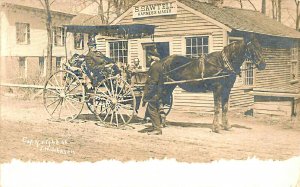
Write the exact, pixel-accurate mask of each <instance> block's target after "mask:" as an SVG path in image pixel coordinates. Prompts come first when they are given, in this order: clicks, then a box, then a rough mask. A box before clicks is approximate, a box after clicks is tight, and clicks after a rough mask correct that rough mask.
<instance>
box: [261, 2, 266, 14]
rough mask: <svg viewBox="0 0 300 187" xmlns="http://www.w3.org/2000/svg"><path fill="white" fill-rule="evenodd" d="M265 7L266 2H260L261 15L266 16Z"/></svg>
mask: <svg viewBox="0 0 300 187" xmlns="http://www.w3.org/2000/svg"><path fill="white" fill-rule="evenodd" d="M266 10H267V7H266V0H262V1H261V13H263V14H266V12H267V11H266Z"/></svg>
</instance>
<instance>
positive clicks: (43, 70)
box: [38, 56, 46, 77]
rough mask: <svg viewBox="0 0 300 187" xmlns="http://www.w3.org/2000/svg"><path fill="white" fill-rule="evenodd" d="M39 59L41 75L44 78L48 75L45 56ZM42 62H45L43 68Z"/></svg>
mask: <svg viewBox="0 0 300 187" xmlns="http://www.w3.org/2000/svg"><path fill="white" fill-rule="evenodd" d="M38 58H39V73H40V76H41V77H44V76H45V75H46V73H45V57H44V56H40V57H38ZM41 59H43V61H41ZM41 62H43V65H42V66H41Z"/></svg>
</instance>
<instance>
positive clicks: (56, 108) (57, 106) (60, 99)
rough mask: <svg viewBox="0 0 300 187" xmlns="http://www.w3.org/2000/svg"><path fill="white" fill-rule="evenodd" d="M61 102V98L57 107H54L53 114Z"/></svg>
mask: <svg viewBox="0 0 300 187" xmlns="http://www.w3.org/2000/svg"><path fill="white" fill-rule="evenodd" d="M60 103H61V99H60V100H59V102H58V103H57V105H56V107H55V108H54V110H53V112H52V113H51V115H53V114H54V112H55V111H56V109H57V107H58V105H59V104H60Z"/></svg>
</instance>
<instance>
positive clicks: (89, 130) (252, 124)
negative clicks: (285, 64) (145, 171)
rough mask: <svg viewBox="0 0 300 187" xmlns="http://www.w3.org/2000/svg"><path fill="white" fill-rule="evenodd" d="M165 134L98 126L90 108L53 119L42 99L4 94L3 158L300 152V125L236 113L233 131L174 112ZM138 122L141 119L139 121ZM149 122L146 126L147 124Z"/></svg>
mask: <svg viewBox="0 0 300 187" xmlns="http://www.w3.org/2000/svg"><path fill="white" fill-rule="evenodd" d="M168 120H169V123H168V124H169V126H168V127H167V128H165V129H163V135H162V136H148V135H147V134H144V133H139V132H138V131H139V130H141V129H144V128H145V125H141V124H139V123H132V124H131V125H132V127H134V128H126V129H123V130H122V129H114V128H105V127H101V126H98V125H97V123H98V122H97V121H96V120H95V119H94V117H93V115H92V114H90V113H89V112H88V111H87V110H86V109H85V110H84V111H83V115H81V116H80V119H79V120H76V121H75V122H73V123H70V122H53V121H51V120H49V116H48V115H47V113H46V111H45V109H44V108H43V105H42V101H41V100H19V99H16V98H15V97H12V96H3V95H2V96H1V129H0V130H1V131H0V150H1V155H0V162H1V163H3V162H9V161H10V160H11V159H13V158H16V159H21V160H23V161H29V160H31V161H56V162H61V161H65V160H67V161H71V160H72V161H91V162H95V161H99V160H103V159H116V160H121V161H128V160H139V161H141V160H148V159H149V158H158V159H164V158H175V159H176V160H177V161H183V162H210V161H213V160H219V159H235V160H240V159H247V158H252V157H256V158H259V159H263V160H265V159H274V160H285V159H288V158H291V157H293V156H299V155H300V138H299V137H300V124H298V126H297V127H293V128H290V127H289V126H288V125H287V123H286V122H285V121H284V120H282V121H270V120H264V119H256V118H253V117H244V116H242V115H231V117H230V122H231V124H233V129H232V131H222V132H221V133H220V134H216V133H213V132H211V129H210V128H211V122H212V117H211V116H199V115H196V114H191V113H181V112H178V111H172V112H171V114H170V115H169V116H168ZM137 121H138V120H136V122H137ZM147 125H148V126H149V125H150V124H146V126H147Z"/></svg>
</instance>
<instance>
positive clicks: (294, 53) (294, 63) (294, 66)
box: [291, 42, 299, 81]
mask: <svg viewBox="0 0 300 187" xmlns="http://www.w3.org/2000/svg"><path fill="white" fill-rule="evenodd" d="M298 58H299V52H298V42H294V43H293V47H292V48H291V80H292V81H293V80H297V79H298V69H299V67H298V66H299V62H298V61H299V60H298Z"/></svg>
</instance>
